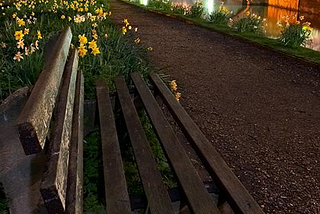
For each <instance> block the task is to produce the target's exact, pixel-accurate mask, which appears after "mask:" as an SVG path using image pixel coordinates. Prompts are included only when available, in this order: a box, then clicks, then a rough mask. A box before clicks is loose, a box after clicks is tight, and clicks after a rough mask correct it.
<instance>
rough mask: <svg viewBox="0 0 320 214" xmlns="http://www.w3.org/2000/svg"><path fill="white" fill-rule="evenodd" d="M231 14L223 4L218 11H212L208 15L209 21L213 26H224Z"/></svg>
mask: <svg viewBox="0 0 320 214" xmlns="http://www.w3.org/2000/svg"><path fill="white" fill-rule="evenodd" d="M231 14H232V12H230V11H229V10H228V9H227V7H226V6H224V3H222V4H221V5H220V7H219V9H218V10H216V11H213V12H212V13H211V14H210V15H209V20H210V21H211V22H212V23H213V24H215V25H226V24H227V23H228V21H229V18H230V16H231Z"/></svg>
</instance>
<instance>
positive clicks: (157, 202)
mask: <svg viewBox="0 0 320 214" xmlns="http://www.w3.org/2000/svg"><path fill="white" fill-rule="evenodd" d="M115 83H116V89H117V93H118V97H119V101H120V105H121V109H122V113H123V116H124V119H125V122H126V126H127V130H128V133H129V136H130V140H131V144H132V147H133V151H134V154H135V158H136V161H137V165H138V169H139V173H140V177H141V180H142V183H143V187H144V191H145V193H146V196H147V199H148V203H149V207H150V211H151V213H152V214H164V213H165V214H174V209H173V206H172V203H171V200H170V197H169V194H168V191H167V189H166V187H165V186H164V184H163V181H162V178H161V174H160V172H159V171H158V169H157V165H156V161H155V159H154V157H153V155H152V150H151V146H150V145H149V142H148V140H147V138H146V135H145V133H144V130H143V127H142V125H141V122H140V120H139V116H138V113H137V111H136V110H135V106H134V104H133V101H132V99H131V97H130V94H129V91H128V88H127V86H126V83H125V80H124V78H123V77H117V78H116V79H115Z"/></svg>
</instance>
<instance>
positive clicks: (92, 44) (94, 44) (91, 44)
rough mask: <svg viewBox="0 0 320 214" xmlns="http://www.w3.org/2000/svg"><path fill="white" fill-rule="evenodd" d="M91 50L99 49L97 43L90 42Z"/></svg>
mask: <svg viewBox="0 0 320 214" xmlns="http://www.w3.org/2000/svg"><path fill="white" fill-rule="evenodd" d="M88 47H89V48H90V49H95V48H96V47H97V42H96V41H94V40H92V41H91V42H89V46H88Z"/></svg>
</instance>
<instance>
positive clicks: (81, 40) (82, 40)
mask: <svg viewBox="0 0 320 214" xmlns="http://www.w3.org/2000/svg"><path fill="white" fill-rule="evenodd" d="M78 38H79V43H80V44H87V42H88V39H87V37H86V36H85V35H84V34H82V35H79V36H78Z"/></svg>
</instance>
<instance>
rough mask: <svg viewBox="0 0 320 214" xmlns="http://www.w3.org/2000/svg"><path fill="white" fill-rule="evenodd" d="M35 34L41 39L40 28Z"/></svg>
mask: <svg viewBox="0 0 320 214" xmlns="http://www.w3.org/2000/svg"><path fill="white" fill-rule="evenodd" d="M37 35H38V39H42V35H41V32H40V30H37Z"/></svg>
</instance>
